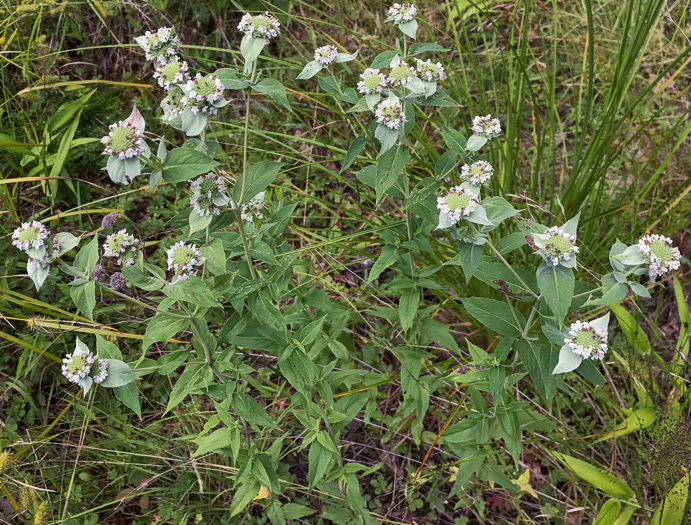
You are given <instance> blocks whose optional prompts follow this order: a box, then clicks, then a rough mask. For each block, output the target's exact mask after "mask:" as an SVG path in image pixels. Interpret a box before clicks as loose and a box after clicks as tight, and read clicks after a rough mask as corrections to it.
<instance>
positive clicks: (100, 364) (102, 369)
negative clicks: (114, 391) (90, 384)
mask: <svg viewBox="0 0 691 525" xmlns="http://www.w3.org/2000/svg"><path fill="white" fill-rule="evenodd" d="M90 375H91V379H93V380H94V383H96V384H99V383H103V382H104V381H105V380H106V378H107V377H108V360H107V359H99V358H98V357H97V358H95V359H94V363H93V364H92V365H91V372H90Z"/></svg>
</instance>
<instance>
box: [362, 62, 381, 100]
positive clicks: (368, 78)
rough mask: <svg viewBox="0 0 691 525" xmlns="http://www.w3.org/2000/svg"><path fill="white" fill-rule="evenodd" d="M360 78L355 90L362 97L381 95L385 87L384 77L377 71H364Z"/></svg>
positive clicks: (369, 69)
mask: <svg viewBox="0 0 691 525" xmlns="http://www.w3.org/2000/svg"><path fill="white" fill-rule="evenodd" d="M360 78H361V79H362V80H360V81H359V82H358V83H357V90H358V91H359V92H360V93H362V94H363V95H372V94H375V93H381V92H382V90H383V89H384V88H385V87H386V75H385V74H384V73H381V72H380V70H379V69H371V68H368V69H365V72H364V73H362V74H361V75H360Z"/></svg>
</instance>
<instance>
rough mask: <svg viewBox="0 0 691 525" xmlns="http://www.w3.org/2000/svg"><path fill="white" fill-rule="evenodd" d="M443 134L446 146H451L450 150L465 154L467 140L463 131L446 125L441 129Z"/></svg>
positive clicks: (457, 153)
mask: <svg viewBox="0 0 691 525" xmlns="http://www.w3.org/2000/svg"><path fill="white" fill-rule="evenodd" d="M441 136H442V138H443V139H444V142H446V147H447V148H449V151H451V152H453V153H455V154H456V155H465V153H466V151H465V148H466V144H467V140H466V138H465V137H464V136H463V133H461V132H460V131H456V130H455V129H451V128H446V127H444V128H442V129H441Z"/></svg>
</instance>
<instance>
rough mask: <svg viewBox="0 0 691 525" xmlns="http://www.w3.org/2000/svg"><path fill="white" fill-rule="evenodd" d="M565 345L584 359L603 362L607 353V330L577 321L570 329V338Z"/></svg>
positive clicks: (565, 341)
mask: <svg viewBox="0 0 691 525" xmlns="http://www.w3.org/2000/svg"><path fill="white" fill-rule="evenodd" d="M564 343H566V345H567V346H569V348H571V350H572V351H573V353H574V354H577V355H579V356H581V357H582V358H583V359H598V360H601V359H603V358H604V357H605V354H606V353H607V330H605V329H601V328H597V327H595V326H593V325H592V324H591V323H588V322H582V321H576V322H575V323H573V324H572V325H571V326H570V327H569V337H568V338H566V339H564Z"/></svg>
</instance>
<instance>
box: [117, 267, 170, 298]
mask: <svg viewBox="0 0 691 525" xmlns="http://www.w3.org/2000/svg"><path fill="white" fill-rule="evenodd" d="M145 267H146V268H152V269H153V270H154V271H156V273H157V275H158V276H159V277H158V278H156V277H154V276H153V275H151V274H150V273H149V272H148V271H143V270H140V269H139V268H137V267H136V266H135V265H132V266H124V267H123V268H122V275H123V276H124V277H125V279H126V280H127V283H128V284H133V285H134V286H136V287H137V288H141V289H142V290H146V291H148V292H154V291H156V290H160V289H161V288H163V285H164V284H165V274H164V273H163V270H161V269H160V268H159V267H158V266H153V265H150V264H146V265H145Z"/></svg>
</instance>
